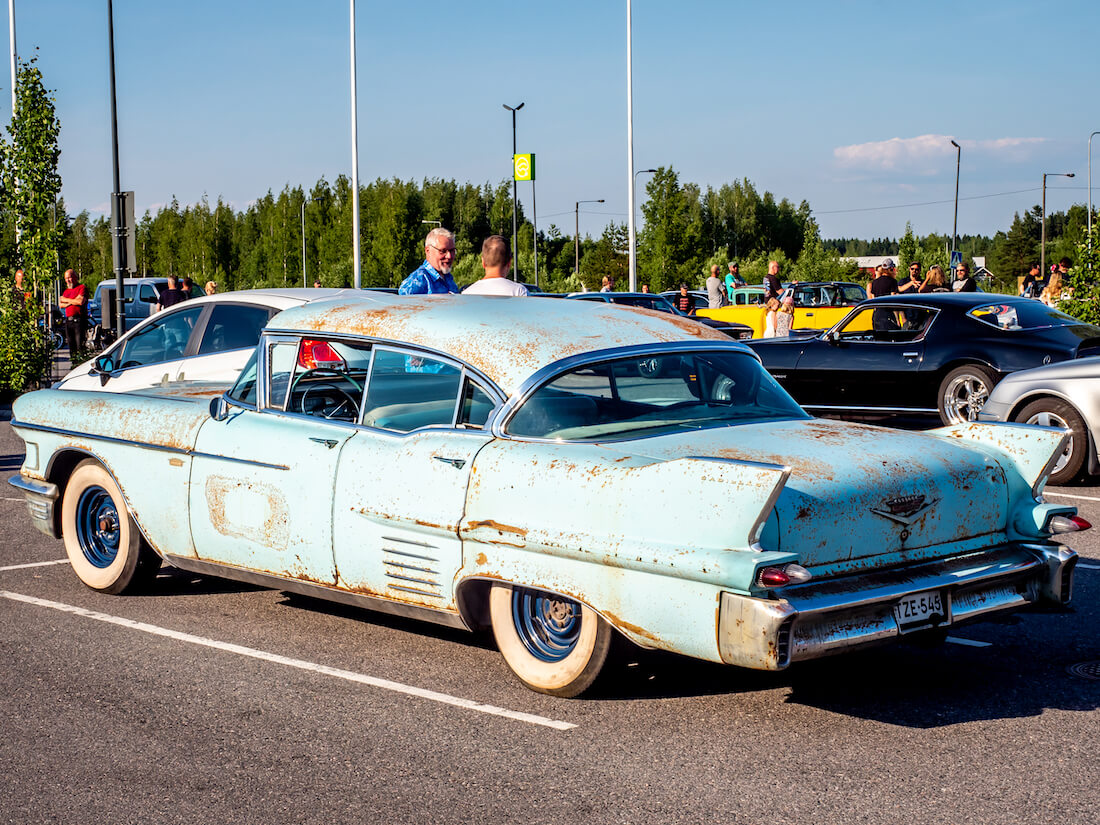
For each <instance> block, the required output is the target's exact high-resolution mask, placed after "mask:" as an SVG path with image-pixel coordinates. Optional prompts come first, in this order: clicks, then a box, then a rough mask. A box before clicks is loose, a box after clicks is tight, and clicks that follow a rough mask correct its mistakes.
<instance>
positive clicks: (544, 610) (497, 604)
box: [489, 583, 615, 698]
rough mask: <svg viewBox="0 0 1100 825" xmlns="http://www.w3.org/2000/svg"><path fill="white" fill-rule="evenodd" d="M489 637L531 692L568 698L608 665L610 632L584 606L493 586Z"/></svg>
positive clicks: (542, 593)
mask: <svg viewBox="0 0 1100 825" xmlns="http://www.w3.org/2000/svg"><path fill="white" fill-rule="evenodd" d="M489 615H490V618H491V620H492V625H493V636H494V637H495V638H496V642H497V647H499V648H500V652H501V654H502V655H503V656H504V661H505V662H507V663H508V666H509V667H510V668H511V669H512V671H513V672H514V673H515V674H516V676H518V677H519V678H520V680H521V681H522V682H523V683H524V684H525V685H527V687H529V688H531V689H532V690H535V691H538V692H539V693H549V694H551V695H552V696H561V697H565V698H572V697H574V696H579V695H580V694H581V693H583V692H584V691H585V690H587V689H588V688H590V687H591V686H592V684H593V683H594V682H595V681H596V678H597V677H598V676H599V675H600V671H601V670H602V669H603V667H604V665H605V664H606V663H607V660H608V655H609V653H610V651H611V642H612V639H613V637H614V634H615V631H614V630H613V629H612V628H611V626H610V625H609V624H608V623H607V622H606V621H604V619H603V618H602V617H601V616H600V615H599V614H597V613H596V611H594V610H592V609H591V608H590V607H587V606H586V605H583V604H580V603H579V602H575V601H573V600H572V599H566V598H564V597H562V596H557V595H554V594H551V593H547V592H545V591H542V590H532V589H529V588H526V587H516V586H513V585H511V584H506V583H497V584H494V585H493V589H492V592H491V593H490V594H489Z"/></svg>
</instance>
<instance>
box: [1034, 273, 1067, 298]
mask: <svg viewBox="0 0 1100 825" xmlns="http://www.w3.org/2000/svg"><path fill="white" fill-rule="evenodd" d="M1061 298H1062V273H1060V272H1058V271H1057V270H1055V271H1054V272H1052V273H1050V280H1049V281H1047V285H1046V288H1045V289H1044V290H1043V291H1042V293H1041V294H1040V295H1039V300H1040V301H1042V302H1043V303H1044V304H1046V305H1047V306H1048V307H1052V306H1055V305H1056V304H1057V303H1058V301H1059V300H1061Z"/></svg>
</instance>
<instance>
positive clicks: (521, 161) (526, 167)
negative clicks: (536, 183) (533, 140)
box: [512, 152, 535, 180]
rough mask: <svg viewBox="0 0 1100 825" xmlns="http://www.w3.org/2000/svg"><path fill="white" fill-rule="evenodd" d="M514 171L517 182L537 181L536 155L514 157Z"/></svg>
mask: <svg viewBox="0 0 1100 825" xmlns="http://www.w3.org/2000/svg"><path fill="white" fill-rule="evenodd" d="M512 170H513V172H514V179H515V180H534V179H535V155H534V153H533V152H532V153H531V154H529V155H512Z"/></svg>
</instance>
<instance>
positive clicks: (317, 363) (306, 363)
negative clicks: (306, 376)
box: [298, 338, 344, 370]
mask: <svg viewBox="0 0 1100 825" xmlns="http://www.w3.org/2000/svg"><path fill="white" fill-rule="evenodd" d="M343 360H344V359H343V358H341V357H340V356H339V355H337V354H336V352H335V351H334V350H333V349H332V347H330V346H329V343H328V341H314V340H311V339H309V338H303V339H302V345H301V346H300V347H299V348H298V366H300V367H302V369H307V370H313V369H317V368H318V367H327V366H332V365H336V364H341V363H343Z"/></svg>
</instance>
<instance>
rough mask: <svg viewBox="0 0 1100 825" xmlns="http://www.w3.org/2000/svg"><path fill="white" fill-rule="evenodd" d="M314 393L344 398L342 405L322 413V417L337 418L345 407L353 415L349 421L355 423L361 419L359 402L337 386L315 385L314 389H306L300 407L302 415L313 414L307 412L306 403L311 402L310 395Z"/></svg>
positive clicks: (339, 404)
mask: <svg viewBox="0 0 1100 825" xmlns="http://www.w3.org/2000/svg"><path fill="white" fill-rule="evenodd" d="M312 393H324V394H325V395H328V394H330V393H331V394H333V395H337V396H341V398H342V400H341V401H340V403H338V404H337V405H336V406H335V407H333V408H332V410H331V411H329V412H322V413H321V415H322V417H324V418H329V419H331V418H335V417H336V414H337V413H339V412H340V410H342V409H344V408H345V407H346V408H347V409H348V410H350V411H351V415H350V416H349V417H348V420H349V421H355V420H356V419H357V418H358V417H359V402H357V401H356V400H355V399H354V398H353V397H352V395H351V393H349V392H348V391H347V390H345V389H344V388H343V387H337V386H336V385H335V384H315V385H314V386H312V387H307V388H306V391H305V392H303V393H302V400H301V402H300V403H299V405H298V406H299V407H300V408H301V410H302V413H304V414H305V415H310V414H311V413H308V412H306V408H307V406H308V405H307V403H306V402H307V401H308V400H309V397H310V394H312Z"/></svg>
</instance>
